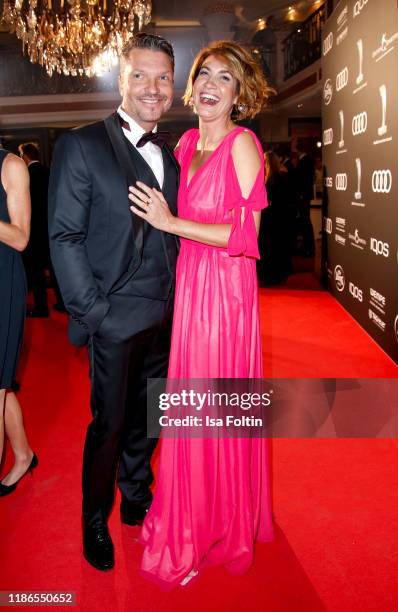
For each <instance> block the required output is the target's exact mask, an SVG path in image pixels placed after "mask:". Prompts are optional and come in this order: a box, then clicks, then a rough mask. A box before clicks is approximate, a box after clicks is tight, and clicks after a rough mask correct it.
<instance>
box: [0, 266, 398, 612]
mask: <svg viewBox="0 0 398 612" xmlns="http://www.w3.org/2000/svg"><path fill="white" fill-rule="evenodd" d="M299 276H300V275H296V276H294V277H292V279H291V281H290V282H289V285H288V287H284V288H277V289H261V290H260V295H261V302H260V303H261V319H262V330H263V346H264V357H265V368H266V375H267V377H271V376H274V377H318V376H319V377H327V376H330V377H396V376H397V373H398V368H397V366H395V365H394V363H393V362H392V361H391V360H390V359H389V358H388V357H387V356H386V355H385V354H384V353H383V352H382V351H381V350H380V349H379V348H378V347H377V345H376V344H375V343H374V342H373V341H372V340H371V339H370V338H369V336H368V335H367V334H366V333H365V332H363V331H362V330H361V328H360V327H359V326H358V325H357V324H356V323H355V322H354V321H353V319H351V318H350V316H349V315H348V314H347V313H346V312H345V311H344V310H343V309H342V308H341V307H340V306H339V305H338V304H337V302H336V301H335V300H334V299H333V298H332V297H331V296H330V295H329V294H327V293H326V292H323V291H321V290H320V289H319V288H318V286H317V284H316V282H315V281H314V280H313V277H312V276H311V275H304V276H302V277H301V278H299ZM303 283H304V286H305V287H306V289H299V288H298V286H299V285H300V286H301V287H302V286H303ZM65 327H66V326H65V317H63V316H62V315H59V314H52V316H51V319H50V320H34V321H29V322H28V325H27V333H26V343H25V351H24V360H23V363H22V372H21V375H20V379H21V381H22V390H21V393H20V400H21V403H22V405H23V409H24V413H25V420H26V426H27V430H28V432H29V437H30V440H31V444H32V446H33V448H34V449H35V450H36V452H37V453H38V456H39V461H40V465H39V468H38V469H37V470H36V472H35V474H34V477H33V478H30V477H27V478H25V479H24V480H23V481H22V483H21V484H20V486H19V487H18V490H17V491H16V492H15V493H14V494H13V495H11V496H10V497H7V498H4V499H0V547H1V548H0V550H1V560H0V590H19V591H22V590H35V591H57V590H62V591H75V592H76V594H77V602H78V603H77V609H79V610H83V611H91V610H101V611H103V612H107V611H112V612H113V611H118V610H123V611H124V610H126V611H127V610H129V611H130V610H131V611H137V612H141V611H142V612H144V611H147V612H151V611H155V610H177V611H182V610H189V611H190V612H192V611H196V610H223V611H224V610H225V611H228V612H229V611H231V612H232V611H242V612H243V611H246V610H259V611H270V612H282V611H283V612H301V611H302V612H313V611H321V610H327V611H333V612H334V611H336V612H337V611H338V612H349V611H355V612H356V611H357V610H358V609H360V610H361V612H368V611H369V612H370V611H383V612H387V611H390V610H391V611H392V610H396V608H397V605H398V583H397V579H396V576H397V573H398V552H397V551H398V513H397V508H398V447H397V442H396V441H395V440H275V441H273V442H272V447H271V451H272V481H273V499H274V513H275V521H276V525H277V538H276V540H275V542H273V543H272V544H263V545H259V546H258V547H257V551H256V562H255V564H254V566H253V568H252V569H251V571H250V572H249V573H248V574H246V575H245V576H242V577H238V578H237V577H232V576H230V575H229V574H228V573H226V572H225V571H224V570H223V569H221V568H216V569H209V570H207V571H205V572H204V573H203V574H202V575H201V577H200V578H199V579H197V580H195V581H194V582H192V583H191V584H190V585H189V586H187V587H185V588H184V589H182V588H181V589H177V590H176V591H174V592H172V593H163V592H162V591H160V590H159V589H158V588H157V587H156V586H154V585H152V584H151V583H148V582H146V581H145V580H144V579H142V578H141V577H140V576H139V574H138V567H139V561H140V555H141V549H140V546H139V544H138V543H137V542H136V537H137V535H138V528H129V527H126V526H123V527H122V526H121V524H120V521H119V517H118V506H116V507H115V510H114V512H113V515H112V518H111V522H110V528H111V532H112V535H113V538H114V542H115V548H116V562H117V566H116V569H115V570H114V571H113V572H111V573H108V574H102V573H99V572H97V571H96V570H94V569H92V568H91V567H90V566H89V565H88V564H87V563H86V562H85V561H84V560H83V559H82V558H81V543H80V467H81V451H82V444H83V439H84V430H85V425H86V424H87V422H88V420H89V409H88V389H89V387H88V380H87V362H86V356H85V353H84V351H78V350H75V349H73V348H72V347H71V346H70V345H69V344H68V342H67V339H66V334H65ZM10 461H11V453H10V452H8V454H7V463H6V466H5V469H7V465H9V462H10Z"/></svg>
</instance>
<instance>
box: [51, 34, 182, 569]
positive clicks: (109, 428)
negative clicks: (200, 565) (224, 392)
mask: <svg viewBox="0 0 398 612" xmlns="http://www.w3.org/2000/svg"><path fill="white" fill-rule="evenodd" d="M173 70H174V55H173V49H172V47H171V45H170V44H169V43H168V42H167V41H166V40H164V39H163V38H160V37H158V36H152V35H149V34H145V33H140V34H137V35H136V36H134V37H133V38H132V39H130V40H129V42H128V43H127V44H126V46H125V48H124V50H123V52H122V56H121V62H120V77H119V87H120V93H121V96H122V104H121V106H120V107H119V109H118V111H117V112H116V113H114V114H113V115H111V116H110V117H108V118H107V119H105V120H104V121H100V122H99V123H95V124H92V125H88V126H86V127H83V128H81V129H78V130H74V131H71V132H68V133H67V134H65V135H64V136H62V137H61V138H60V139H59V141H58V142H57V146H56V148H55V153H54V160H53V165H52V169H51V178H50V191H49V230H50V247H51V256H52V261H53V265H54V268H55V271H56V274H57V277H58V280H59V284H60V287H61V291H62V295H63V298H64V302H65V306H66V308H67V310H68V311H69V313H70V315H71V316H70V325H69V336H70V339H71V340H72V342H73V343H75V344H78V345H79V344H80V345H81V344H85V343H87V344H88V352H89V359H90V378H91V410H92V415H93V420H92V422H91V423H90V425H89V427H88V430H87V436H86V442H85V448H84V458H83V548H84V555H85V557H86V559H87V560H88V561H89V562H90V563H91V564H92V565H93V566H94V567H96V568H97V569H100V570H106V569H110V568H111V567H113V565H114V552H113V544H112V540H111V538H110V535H109V532H108V529H107V519H108V516H109V513H110V510H111V507H112V504H113V500H114V485H115V478H116V475H117V482H118V486H119V489H120V490H121V494H122V503H121V508H120V510H121V520H122V522H124V523H126V524H128V525H137V524H142V521H143V519H144V517H145V514H146V512H147V511H148V508H149V506H150V504H151V500H152V495H151V492H150V489H149V486H150V484H151V483H152V480H153V476H152V472H151V467H150V459H151V455H152V452H153V450H154V447H155V445H156V440H154V439H148V437H147V435H146V391H147V379H148V378H160V377H164V376H166V373H167V364H168V356H169V347H170V335H171V322H172V309H173V296H174V280H175V265H176V259H177V250H178V243H177V240H176V238H175V237H174V236H171V235H169V234H165V233H163V232H160V231H159V230H156V229H154V228H152V227H151V226H149V225H148V224H147V223H146V222H145V221H143V220H141V219H140V218H139V217H137V216H136V215H133V214H132V213H131V211H130V204H131V202H130V200H129V199H128V186H129V185H132V184H135V183H136V181H137V180H141V181H143V182H144V183H146V184H147V185H149V186H153V187H156V188H157V189H160V190H161V191H162V192H163V194H164V196H165V198H166V200H167V202H168V203H169V206H170V208H171V209H172V210H173V212H174V214H175V213H176V202H177V191H178V179H179V175H178V174H179V173H178V164H177V162H176V160H175V158H174V156H173V153H172V151H171V150H170V149H169V148H168V147H167V145H166V144H165V143H164V140H163V136H162V133H159V132H157V131H156V125H157V122H158V120H159V119H160V118H161V116H162V115H163V114H164V113H165V112H166V111H167V110H168V109H169V108H170V106H171V103H172V97H173ZM153 130H155V131H154V132H153V133H152V131H153ZM144 135H145V136H144ZM142 136H144V138H142Z"/></svg>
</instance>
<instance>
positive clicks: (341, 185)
mask: <svg viewBox="0 0 398 612" xmlns="http://www.w3.org/2000/svg"><path fill="white" fill-rule="evenodd" d="M335 185H336V189H337V191H345V190H346V189H347V175H346V173H345V172H344V173H341V174H336V179H335Z"/></svg>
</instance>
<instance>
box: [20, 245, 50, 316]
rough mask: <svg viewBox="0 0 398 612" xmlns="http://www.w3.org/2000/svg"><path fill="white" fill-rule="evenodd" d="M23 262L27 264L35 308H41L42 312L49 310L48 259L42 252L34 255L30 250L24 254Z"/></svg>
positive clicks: (27, 275)
mask: <svg viewBox="0 0 398 612" xmlns="http://www.w3.org/2000/svg"><path fill="white" fill-rule="evenodd" d="M23 262H24V265H25V272H26V278H27V281H28V288H29V289H30V290H31V291H32V293H33V304H34V309H35V310H40V311H41V312H47V311H48V303H47V279H46V267H47V266H48V263H47V262H48V260H46V258H45V257H44V256H43V255H41V254H40V253H36V255H34V253H33V252H32V251H31V250H30V251H29V253H28V254H27V255H24V257H23Z"/></svg>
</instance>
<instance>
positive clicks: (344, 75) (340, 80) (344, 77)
mask: <svg viewBox="0 0 398 612" xmlns="http://www.w3.org/2000/svg"><path fill="white" fill-rule="evenodd" d="M346 85H348V68H347V66H346V67H345V68H343V70H341V71H340V72H339V73H338V75H337V76H336V90H337V91H340V90H341V89H343V87H345V86H346Z"/></svg>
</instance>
